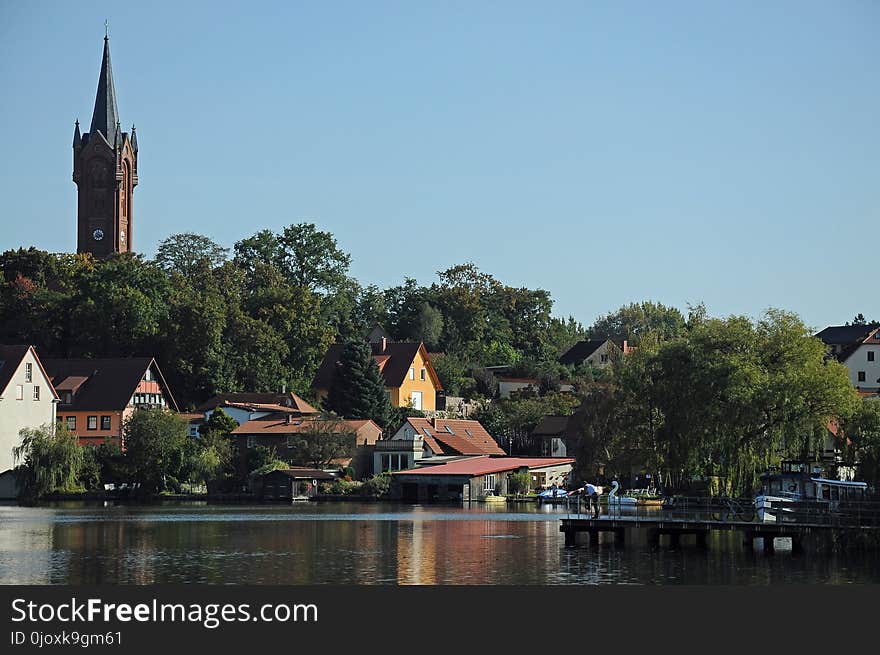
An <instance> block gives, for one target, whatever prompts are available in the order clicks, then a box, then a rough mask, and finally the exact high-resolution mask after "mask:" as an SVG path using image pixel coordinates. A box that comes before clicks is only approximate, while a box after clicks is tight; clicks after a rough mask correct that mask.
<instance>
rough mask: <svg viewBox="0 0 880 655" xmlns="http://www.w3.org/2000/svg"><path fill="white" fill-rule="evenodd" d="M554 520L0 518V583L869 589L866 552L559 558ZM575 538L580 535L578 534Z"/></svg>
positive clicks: (422, 516)
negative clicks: (807, 586)
mask: <svg viewBox="0 0 880 655" xmlns="http://www.w3.org/2000/svg"><path fill="white" fill-rule="evenodd" d="M565 512H566V510H565V509H564V508H554V507H550V506H540V507H539V506H536V505H529V504H517V505H511V506H510V507H508V508H505V507H503V506H502V507H501V508H498V507H494V506H491V507H487V508H486V507H477V508H465V507H438V506H410V505H395V504H362V503H297V504H295V505H254V506H249V505H208V504H206V503H198V502H196V503H176V504H166V505H152V506H134V505H116V506H112V505H111V506H103V505H102V504H91V505H89V504H85V503H66V504H56V505H54V506H50V507H37V508H33V507H17V506H11V505H7V506H0V583H2V584H95V583H121V584H154V583H168V582H184V583H212V584H391V585H394V584H425V585H430V584H525V585H570V584H578V585H583V584H587V585H593V584H607V583H619V584H758V585H766V584H776V583H787V582H794V583H831V584H848V583H877V582H880V557H878V556H877V555H876V554H873V553H850V554H833V555H820V556H817V555H810V556H793V555H792V554H791V553H790V552H785V550H784V549H783V550H781V551H777V552H776V553H775V554H772V555H769V554H764V553H761V552H757V553H749V552H746V551H745V550H744V549H743V548H742V546H741V545H740V543H739V536H738V535H737V534H736V533H715V534H713V535H712V537H711V538H710V541H709V548H708V550H705V551H704V550H699V549H697V548H696V547H695V546H694V545H692V544H690V543H689V542H688V541H683V545H682V547H681V548H680V549H676V550H673V549H671V548H665V547H661V548H660V549H659V550H651V549H650V547H649V546H648V545H647V544H646V543H645V542H644V541H643V540H642V539H641V538H640V535H639V533H637V532H635V531H633V532H632V534H629V535H628V541H627V544H626V546H625V547H622V548H617V547H614V546H613V545H612V544H610V543H607V544H606V543H602V544H600V546H599V547H598V548H594V547H590V546H589V545H587V543H586V541H585V542H584V544H583V545H579V546H578V547H576V548H565V547H564V535H563V534H562V533H560V532H559V518H560V516H564V515H565ZM582 537H584V538H585V537H586V535H582Z"/></svg>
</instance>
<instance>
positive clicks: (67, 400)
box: [63, 391, 73, 405]
mask: <svg viewBox="0 0 880 655" xmlns="http://www.w3.org/2000/svg"><path fill="white" fill-rule="evenodd" d="M63 398H64V404H65V405H70V404H71V403H72V402H73V394H72V393H71V392H70V391H65V392H64V396H63Z"/></svg>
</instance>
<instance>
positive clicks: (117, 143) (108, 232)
mask: <svg viewBox="0 0 880 655" xmlns="http://www.w3.org/2000/svg"><path fill="white" fill-rule="evenodd" d="M137 156H138V145H137V135H136V134H135V130H134V126H132V128H131V134H129V133H128V132H123V131H122V130H121V129H120V127H119V112H118V110H117V109H116V89H115V88H114V86H113V69H112V68H111V67H110V39H109V38H108V37H107V36H105V37H104V56H103V59H102V61H101V76H100V77H99V78H98V95H97V97H96V98H95V111H94V112H93V114H92V125H91V127H90V128H89V131H88V132H86V133H85V134H83V135H80V132H79V121H77V122H76V127H75V129H74V132H73V181H74V182H76V186H77V196H78V198H77V228H76V251H77V252H78V253H85V252H90V253H92V254H93V255H95V256H96V257H106V256H107V255H110V254H112V253H118V252H131V251H132V234H131V233H132V196H133V192H134V187H135V186H137V183H138V175H137Z"/></svg>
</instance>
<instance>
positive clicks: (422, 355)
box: [312, 338, 443, 411]
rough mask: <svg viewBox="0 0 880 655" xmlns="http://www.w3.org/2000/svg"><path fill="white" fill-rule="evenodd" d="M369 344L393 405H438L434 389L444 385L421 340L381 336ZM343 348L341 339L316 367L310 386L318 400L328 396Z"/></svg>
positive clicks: (419, 407) (426, 406)
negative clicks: (414, 341) (394, 338)
mask: <svg viewBox="0 0 880 655" xmlns="http://www.w3.org/2000/svg"><path fill="white" fill-rule="evenodd" d="M370 346H371V347H372V349H373V359H374V360H376V364H377V365H378V366H379V371H380V372H381V373H382V377H383V378H384V380H385V391H386V392H387V393H388V398H389V400H390V401H391V405H392V406H394V407H406V406H407V405H410V404H411V405H412V407H413V409H421V410H427V411H433V410H435V409H437V392H438V391H440V390H442V389H443V387H442V386H441V385H440V379H439V378H438V377H437V373H436V372H435V371H434V366H433V365H432V364H431V358H430V357H429V356H428V351H427V350H425V345H424V344H423V343H413V342H404V343H396V342H393V341H388V340H387V339H385V338H383V339H381V340H380V341H377V342H376V343H371V344H370ZM344 348H345V344H341V343H337V344H333V345H332V346H330V348H329V349H328V350H327V354H326V355H324V360H323V361H322V362H321V365H320V366H319V367H318V372H317V373H316V374H315V380H314V382H312V388H313V389H314V390H315V394H316V395H317V397H318V398H319V399H320V400H323V399H324V398H325V397H326V396H327V392H328V391H329V390H330V386H331V385H332V384H333V378H334V377H335V375H336V365H337V363H338V362H339V359H340V357H341V355H342V350H343V349H344Z"/></svg>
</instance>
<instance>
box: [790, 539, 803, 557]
mask: <svg viewBox="0 0 880 655" xmlns="http://www.w3.org/2000/svg"><path fill="white" fill-rule="evenodd" d="M803 552H804V543H803V537H801V536H795V535H792V536H791V554H792V555H801V554H802V553H803Z"/></svg>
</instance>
